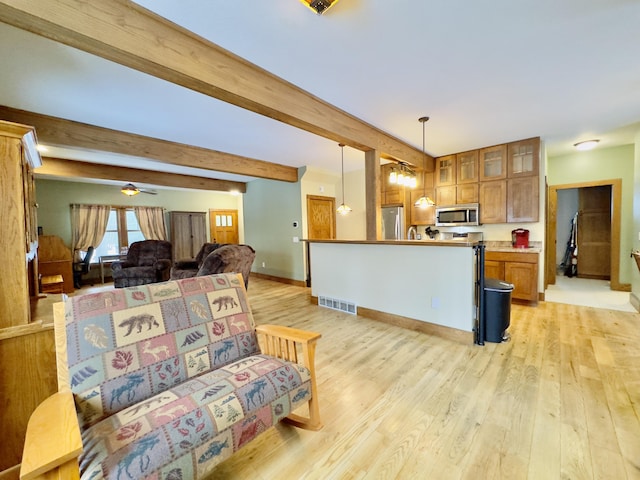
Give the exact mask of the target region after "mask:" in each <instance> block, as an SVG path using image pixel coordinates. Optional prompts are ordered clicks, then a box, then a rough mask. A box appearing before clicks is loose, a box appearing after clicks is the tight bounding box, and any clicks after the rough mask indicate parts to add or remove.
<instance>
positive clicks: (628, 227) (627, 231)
mask: <svg viewBox="0 0 640 480" xmlns="http://www.w3.org/2000/svg"><path fill="white" fill-rule="evenodd" d="M634 150H635V148H634V145H623V146H620V147H611V148H596V149H594V150H591V151H588V152H576V153H572V154H570V155H562V156H555V157H554V156H549V161H548V170H547V175H548V177H547V178H548V183H549V185H550V186H554V185H568V184H573V183H586V182H593V181H600V180H612V179H617V178H620V179H622V208H621V228H620V282H621V283H629V284H630V283H631V280H632V270H631V267H632V263H631V262H630V258H629V252H630V251H631V249H632V246H633V245H634V244H635V243H636V242H634V238H633V237H634V232H636V231H638V230H637V229H634V226H633V201H634V200H633V199H634ZM634 268H635V267H634Z"/></svg>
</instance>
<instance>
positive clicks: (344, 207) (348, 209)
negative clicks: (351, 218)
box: [338, 143, 351, 215]
mask: <svg viewBox="0 0 640 480" xmlns="http://www.w3.org/2000/svg"><path fill="white" fill-rule="evenodd" d="M338 146H339V147H340V149H341V151H342V176H341V179H342V203H341V204H340V206H339V207H338V213H339V214H340V215H347V214H348V213H349V212H351V207H349V205H346V204H345V203H344V143H339V144H338Z"/></svg>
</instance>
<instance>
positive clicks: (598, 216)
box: [577, 185, 611, 280]
mask: <svg viewBox="0 0 640 480" xmlns="http://www.w3.org/2000/svg"><path fill="white" fill-rule="evenodd" d="M577 244H578V277H584V278H600V279H606V280H608V279H610V278H611V185H603V186H598V187H585V188H580V189H579V192H578V237H577Z"/></svg>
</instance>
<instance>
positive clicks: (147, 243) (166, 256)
mask: <svg viewBox="0 0 640 480" xmlns="http://www.w3.org/2000/svg"><path fill="white" fill-rule="evenodd" d="M171 250H172V248H171V242H167V241H165V240H141V241H139V242H133V243H132V244H131V245H130V246H129V250H128V251H127V259H126V260H124V261H121V262H113V263H112V264H111V272H112V275H113V286H114V287H116V288H123V287H135V286H138V285H147V284H149V283H157V282H163V281H166V280H169V274H170V272H171Z"/></svg>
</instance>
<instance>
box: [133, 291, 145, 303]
mask: <svg viewBox="0 0 640 480" xmlns="http://www.w3.org/2000/svg"><path fill="white" fill-rule="evenodd" d="M131 298H133V299H134V300H138V301H142V300H144V299H145V298H147V296H146V295H145V293H144V292H140V291H138V292H133V293H132V294H131Z"/></svg>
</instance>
